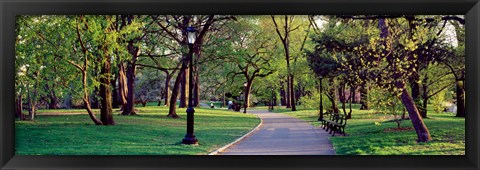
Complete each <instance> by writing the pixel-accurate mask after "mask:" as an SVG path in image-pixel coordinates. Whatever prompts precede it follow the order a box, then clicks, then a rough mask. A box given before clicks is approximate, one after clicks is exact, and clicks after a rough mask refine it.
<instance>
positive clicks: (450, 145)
mask: <svg viewBox="0 0 480 170" xmlns="http://www.w3.org/2000/svg"><path fill="white" fill-rule="evenodd" d="M297 108H299V107H297ZM353 108H354V109H353V112H352V119H349V120H348V121H347V126H346V127H345V131H346V133H347V136H345V137H344V136H335V137H332V138H331V142H332V144H333V146H334V148H335V151H336V153H337V154H339V155H465V118H457V117H454V116H455V114H453V113H434V111H433V110H432V109H431V108H429V110H428V117H429V118H427V119H424V122H425V124H426V125H427V127H428V129H429V131H430V135H431V136H432V139H433V140H432V141H430V142H427V143H417V142H416V139H417V135H416V133H415V130H413V128H412V129H410V130H406V131H391V130H388V129H389V128H396V127H397V124H396V123H395V122H393V121H391V120H392V117H391V116H390V115H387V114H375V113H374V111H372V110H370V111H365V110H359V109H358V108H359V105H355V106H354V107H353ZM275 112H281V113H284V114H287V115H290V116H294V117H297V118H299V119H303V120H305V121H307V122H310V123H311V124H313V125H315V126H319V125H320V123H319V122H318V121H317V119H318V110H308V109H299V111H296V112H292V111H290V110H289V109H286V108H280V109H276V110H275ZM347 112H348V109H347ZM341 113H343V112H342V111H341ZM401 126H402V127H412V123H411V121H410V120H405V121H403V123H402V125H401Z"/></svg>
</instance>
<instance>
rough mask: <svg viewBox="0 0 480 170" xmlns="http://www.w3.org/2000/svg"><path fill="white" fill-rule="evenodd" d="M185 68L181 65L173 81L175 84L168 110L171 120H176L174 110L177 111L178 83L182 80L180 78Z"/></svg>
mask: <svg viewBox="0 0 480 170" xmlns="http://www.w3.org/2000/svg"><path fill="white" fill-rule="evenodd" d="M185 68H186V64H182V69H180V72H178V75H177V78H176V79H175V84H174V85H173V90H172V96H171V98H170V107H169V110H168V115H167V116H168V117H171V118H178V115H177V112H176V109H177V104H176V102H177V97H178V91H179V90H180V82H181V80H182V78H183V77H182V76H183V75H184V73H185Z"/></svg>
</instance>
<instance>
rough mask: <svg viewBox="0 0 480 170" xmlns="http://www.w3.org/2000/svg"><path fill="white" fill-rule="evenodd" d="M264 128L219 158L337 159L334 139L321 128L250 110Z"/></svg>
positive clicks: (282, 115) (301, 121) (224, 152)
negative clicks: (264, 156)
mask: <svg viewBox="0 0 480 170" xmlns="http://www.w3.org/2000/svg"><path fill="white" fill-rule="evenodd" d="M247 112H248V113H252V114H256V115H258V116H259V117H260V118H261V119H262V121H263V124H262V125H261V126H260V127H259V129H257V130H256V131H255V132H253V133H252V134H250V136H248V137H246V138H245V139H243V140H242V141H240V142H238V143H236V144H234V145H232V146H230V147H229V148H227V149H226V150H224V151H223V152H221V153H219V155H335V151H334V150H333V147H332V145H331V143H330V140H329V137H330V136H331V135H330V134H328V133H327V132H325V130H323V129H322V128H320V127H315V126H312V125H310V124H309V123H307V122H305V121H303V120H299V119H297V118H293V117H290V116H287V115H284V114H281V113H271V112H268V111H266V110H256V111H255V110H251V111H247Z"/></svg>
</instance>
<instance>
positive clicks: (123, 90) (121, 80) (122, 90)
mask: <svg viewBox="0 0 480 170" xmlns="http://www.w3.org/2000/svg"><path fill="white" fill-rule="evenodd" d="M125 74H126V71H125V65H124V64H123V61H120V62H119V63H118V93H119V94H120V104H121V105H122V108H121V109H120V110H124V108H125V107H126V105H127V94H128V87H127V76H126V75H125Z"/></svg>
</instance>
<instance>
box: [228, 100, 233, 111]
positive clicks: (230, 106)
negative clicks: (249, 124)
mask: <svg viewBox="0 0 480 170" xmlns="http://www.w3.org/2000/svg"><path fill="white" fill-rule="evenodd" d="M232 106H233V102H232V101H231V100H229V101H228V110H230V109H233V108H232Z"/></svg>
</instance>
